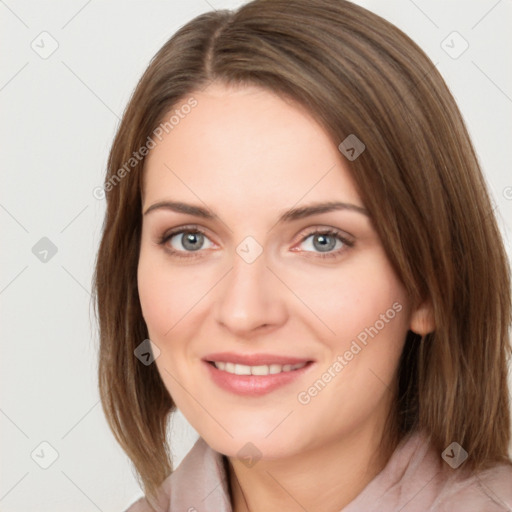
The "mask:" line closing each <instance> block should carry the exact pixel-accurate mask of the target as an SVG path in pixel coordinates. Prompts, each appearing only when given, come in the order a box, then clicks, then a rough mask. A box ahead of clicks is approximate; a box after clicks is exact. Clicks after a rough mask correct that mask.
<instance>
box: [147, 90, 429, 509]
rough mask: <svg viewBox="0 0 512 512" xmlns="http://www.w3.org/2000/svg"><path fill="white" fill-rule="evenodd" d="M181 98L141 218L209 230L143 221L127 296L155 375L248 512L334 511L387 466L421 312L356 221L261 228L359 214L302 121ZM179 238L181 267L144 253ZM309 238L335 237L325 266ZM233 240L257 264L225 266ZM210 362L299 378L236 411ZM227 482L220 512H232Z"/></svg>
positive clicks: (260, 97)
mask: <svg viewBox="0 0 512 512" xmlns="http://www.w3.org/2000/svg"><path fill="white" fill-rule="evenodd" d="M192 96H194V98H195V99H196V100H197V106H196V107H195V108H193V109H192V110H191V112H190V113H189V114H188V115H187V116H185V117H184V118H183V119H181V120H180V122H179V124H177V125H176V126H175V127H174V128H173V129H172V131H170V132H169V133H168V134H166V135H164V138H163V140H162V141H161V142H159V143H158V144H157V146H156V147H155V148H154V149H152V150H151V152H150V154H149V155H148V157H147V159H146V164H145V165H146V166H145V176H144V190H143V212H146V210H147V209H148V208H149V207H150V206H151V205H154V204H155V203H158V202H161V201H180V202H184V203H189V204H193V205H197V206H200V207H203V208H207V209H209V210H211V211H212V212H214V213H215V214H216V215H217V216H218V218H217V219H204V218H200V217H196V216H194V215H191V214H184V213H177V212H175V211H171V210H169V209H163V208H161V209H154V210H153V211H151V212H149V213H147V214H145V215H144V217H143V230H142V239H141V250H140V260H139V267H138V289H139V295H140V301H141V306H142V311H143V315H144V319H145V321H146V324H147V327H148V331H149V336H150V339H151V340H152V341H153V342H154V343H155V344H156V345H157V346H158V348H159V349H160V351H161V354H160V356H159V357H158V358H157V359H156V365H157V368H158V371H159V373H160V375H161V377H162V379H163V381H164V383H165V385H166V387H167V389H168V391H169V393H170V394H171V396H172V398H173V399H174V401H175V403H176V405H177V407H178V408H179V409H180V410H181V411H182V413H183V414H184V416H185V417H186V418H187V420H188V421H189V422H190V424H191V425H192V426H193V427H194V428H195V429H196V430H197V431H198V433H199V434H200V435H201V436H202V437H203V438H204V439H205V440H206V442H207V443H208V444H209V445H210V446H212V447H213V448H214V449H215V450H217V451H219V452H221V453H223V454H225V455H227V456H228V457H229V460H230V462H231V463H232V466H233V468H234V471H235V473H236V476H237V478H238V481H239V482H240V486H241V487H242V489H243V493H244V495H245V499H246V500H247V502H248V503H249V506H250V509H251V511H253V512H254V511H257V510H266V511H269V510H283V509H286V510H292V511H293V510H303V508H302V507H305V508H306V509H307V510H326V511H330V510H339V508H340V507H342V506H345V505H346V504H347V503H349V502H350V501H351V500H352V499H353V498H355V496H356V495H357V494H359V492H361V490H362V489H363V488H364V487H365V485H366V484H367V483H368V482H369V481H370V480H371V479H372V478H373V477H374V476H375V475H376V474H377V473H378V472H379V471H380V470H381V469H382V467H383V465H384V464H385V462H386V461H387V458H388V456H389V454H384V453H381V451H380V446H381V439H382V436H383V425H384V420H385V418H386V415H387V413H388V411H389V408H390V406H391V403H390V398H391V393H390V391H389V388H388V386H389V387H391V383H392V381H393V379H394V378H396V370H397V366H398V362H399V357H400V354H401V352H402V348H403V344H404V340H405V336H406V333H407V330H408V329H412V330H414V331H415V332H420V333H422V331H424V332H428V330H430V329H431V328H432V326H431V325H430V324H429V323H428V322H426V321H425V318H426V311H425V307H423V306H422V307H417V308H414V307H413V305H412V304H410V303H409V300H408V297H407V295H406V292H405V289H404V287H403V285H402V284H401V282H400V281H399V279H398V278H397V276H396V275H395V273H394V272H393V270H392V268H391V265H390V263H389V261H388V259H387V257H386V254H385V252H384V250H383V248H382V245H381V242H380V240H379V238H378V236H377V234H376V232H375V230H374V229H373V227H372V223H371V220H370V218H369V217H368V216H367V215H365V214H363V213H360V212H358V211H354V210H350V209H344V210H337V211H330V212H326V213H320V214H316V215H313V216H308V217H304V218H301V219H296V220H293V221H291V222H281V223H278V222H277V221H278V218H279V217H280V215H281V214H282V213H283V212H285V211H287V210H288V209H291V208H298V207H303V206H309V205H312V204H314V203H323V202H329V201H341V202H344V203H349V204H352V205H356V206H359V207H361V208H364V204H362V201H361V199H360V197H359V195H358V192H357V190H356V188H355V185H354V183H353V180H352V179H351V177H350V174H349V171H348V168H347V162H346V161H345V160H344V157H343V155H341V153H340V152H339V150H338V149H337V147H336V145H335V144H334V143H333V142H332V141H331V140H330V139H329V138H328V136H327V134H326V133H325V132H324V130H323V129H322V128H321V127H320V126H319V125H318V124H317V123H316V122H315V121H314V120H313V119H312V118H311V117H310V116H309V114H308V113H307V112H306V111H305V110H303V109H301V108H299V107H297V106H296V105H293V104H292V103H290V102H287V101H284V100H283V99H280V98H279V97H278V96H276V95H275V94H273V93H271V92H269V91H266V90H264V89H261V88H257V87H243V88H231V87H230V88H227V87H226V86H224V85H220V84H213V85H210V86H209V87H208V88H207V89H205V90H204V91H202V92H196V93H194V94H193V95H192ZM185 101H186V99H185V100H184V102H185ZM173 110H174V109H173ZM183 226H187V227H188V228H189V229H190V228H191V227H192V228H193V227H197V228H199V229H201V230H202V231H204V233H205V234H206V237H205V238H204V239H199V240H198V241H197V242H195V243H196V245H197V246H199V247H201V248H200V249H199V250H197V251H192V250H190V248H189V249H188V252H187V247H189V246H187V247H184V245H183V241H184V236H183V235H182V234H176V235H174V237H173V238H172V239H170V240H168V241H167V242H166V243H165V244H163V245H159V244H158V241H159V239H160V238H161V237H162V236H163V235H164V234H166V233H168V232H169V231H170V230H171V229H172V228H180V227H183ZM315 229H320V230H322V229H323V230H325V229H330V230H332V229H334V230H337V231H339V234H340V235H341V236H342V237H345V238H346V239H347V240H348V241H349V242H351V243H353V246H352V247H350V246H349V245H347V244H344V243H343V242H341V241H336V245H335V246H334V248H333V249H330V250H328V251H327V253H330V254H337V255H336V256H335V257H327V258H322V254H325V253H323V252H321V250H322V241H323V240H319V237H318V236H316V237H315V236H310V235H311V233H312V232H314V231H315ZM185 235H186V234H185ZM200 236H201V235H199V237H200ZM248 236H250V237H252V238H253V239H255V240H256V241H257V243H258V244H259V246H261V249H262V251H263V252H262V253H261V255H260V256H259V257H258V258H256V259H255V261H253V262H252V263H247V262H246V261H245V260H244V259H243V258H242V257H241V256H240V255H239V254H238V253H237V251H236V249H237V247H238V246H239V244H240V243H241V242H242V241H244V239H246V237H248ZM320 238H321V236H320ZM335 240H336V238H335V237H330V238H328V239H327V245H328V244H330V243H333V244H334V241H335ZM315 241H316V243H315ZM185 242H186V240H185ZM201 244H202V245H201ZM242 245H243V244H242ZM166 248H167V249H172V248H174V249H175V250H177V251H179V252H180V254H183V255H185V257H181V258H180V257H178V256H175V255H173V254H171V253H170V252H169V251H168V250H166ZM251 250H254V249H251ZM187 255H188V257H187ZM393 304H395V310H396V309H398V308H397V306H396V304H399V305H400V306H401V307H400V308H399V309H400V311H399V312H396V315H393V316H394V317H393V318H392V319H389V318H388V322H384V327H383V328H381V329H378V334H377V335H374V337H373V338H372V337H369V336H368V340H367V344H366V345H363V344H362V343H359V345H360V346H361V350H360V351H359V352H358V353H357V354H356V355H354V357H353V358H352V360H350V361H348V362H347V364H346V366H344V367H343V369H342V370H341V371H338V372H337V373H336V372H334V373H335V375H336V376H335V377H333V378H332V379H331V381H330V382H329V383H327V384H326V385H325V387H324V388H323V389H322V390H321V392H319V393H318V394H317V395H316V396H314V397H311V400H310V401H309V403H307V404H305V405H303V404H302V403H300V402H299V400H298V395H299V393H300V392H303V391H307V390H308V389H309V388H310V387H311V386H312V385H313V384H314V383H315V381H317V380H318V379H320V378H321V377H322V374H323V373H324V372H326V371H327V370H328V368H329V367H331V368H332V367H333V364H334V363H335V361H336V360H337V357H338V356H339V355H341V356H343V354H345V352H346V351H347V350H350V347H351V343H352V341H353V340H357V336H358V335H359V334H360V333H361V332H363V331H364V330H365V328H369V327H370V326H375V325H376V322H377V321H378V320H379V319H380V318H382V317H381V315H383V314H384V315H385V314H386V311H388V310H390V308H391V309H393ZM377 325H378V326H380V325H381V324H380V323H378V324H377ZM214 352H234V353H238V354H259V353H266V354H278V355H285V356H295V357H303V358H306V359H308V360H313V361H314V363H313V364H312V365H311V366H310V368H309V370H308V371H307V372H306V373H304V374H303V375H302V376H301V377H300V378H298V379H295V380H294V381H292V382H291V383H289V384H287V385H285V386H282V387H280V388H278V389H276V390H274V391H272V392H270V393H267V394H264V395H261V396H240V395H237V394H234V393H232V392H229V391H226V390H224V389H221V388H220V387H218V386H217V385H216V384H215V383H213V381H212V380H211V378H210V376H209V373H208V372H207V371H206V369H205V363H204V362H203V361H202V358H203V357H205V356H206V355H208V354H211V353H214ZM248 442H251V443H252V444H253V445H255V446H256V447H257V449H258V450H259V452H261V454H262V455H261V457H262V458H261V459H260V460H259V461H258V462H257V463H256V464H255V465H254V466H252V467H251V468H249V467H247V466H246V465H245V464H243V463H242V462H241V461H240V460H239V459H238V458H237V453H238V452H239V450H240V449H241V448H242V447H243V446H244V445H246V443H248ZM270 475H272V476H270ZM233 476H234V475H233V472H231V474H230V479H231V484H232V485H233V489H234V490H233V501H234V510H236V511H241V510H245V508H244V507H245V505H244V498H243V497H242V495H241V493H240V490H239V488H238V486H237V484H234V482H235V480H234V479H233ZM276 482H279V484H277V483H276ZM283 488H284V489H286V492H285V491H284V490H283ZM290 495H291V496H293V497H294V499H292V498H290ZM297 502H298V503H300V506H299V505H298V504H297ZM282 507H285V508H282Z"/></svg>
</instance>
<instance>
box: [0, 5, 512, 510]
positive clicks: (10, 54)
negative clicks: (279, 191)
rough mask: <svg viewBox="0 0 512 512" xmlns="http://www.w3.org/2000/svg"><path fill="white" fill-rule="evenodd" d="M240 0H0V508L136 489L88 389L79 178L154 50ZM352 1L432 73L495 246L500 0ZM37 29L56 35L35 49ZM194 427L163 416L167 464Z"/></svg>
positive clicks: (89, 504)
mask: <svg viewBox="0 0 512 512" xmlns="http://www.w3.org/2000/svg"><path fill="white" fill-rule="evenodd" d="M242 3H244V2H241V1H235V0H233V1H226V0H208V2H207V1H206V0H193V1H178V0H172V1H162V0H161V1H158V0H145V1H142V0H139V1H120V0H115V1H114V0H111V1H108V2H107V1H103V2H100V1H99V0H89V1H85V0H73V1H69V0H68V1H63V0H59V1H54V2H36V1H22V0H6V1H1V0H0V20H1V30H0V38H1V48H2V49H3V54H2V55H3V59H2V64H1V69H0V101H1V105H2V115H1V123H0V129H1V134H0V138H1V141H2V145H1V163H2V186H1V189H0V221H1V227H2V231H1V233H2V241H1V247H2V251H1V266H0V268H1V272H0V303H1V307H2V309H1V312H2V322H1V333H2V337H1V340H2V358H1V369H0V375H1V388H0V389H1V395H0V396H1V402H0V427H1V431H2V438H1V450H2V452H1V453H2V455H1V460H2V466H1V474H0V510H1V511H3V512H11V511H23V512H31V511H38V512H42V511H52V512H59V511H69V510H73V511H74V512H85V511H97V510H100V511H116V510H123V509H124V508H125V507H126V506H128V505H129V504H130V503H132V502H133V501H134V500H135V499H136V498H137V497H138V496H140V495H141V494H142V493H141V491H140V489H139V487H138V485H137V483H136V480H135V479H134V476H133V474H132V472H131V468H130V465H129V460H128V458H127V457H126V455H124V453H123V452H122V451H121V449H120V448H119V447H118V445H117V444H116V442H115V440H114V438H113V436H112V434H111V433H110V431H109V430H108V428H107V424H106V421H105V419H104V416H103V413H102V410H101V406H100V403H99V394H98V391H97V384H96V366H97V363H96V350H97V334H96V328H95V326H94V317H93V315H92V308H91V307H90V290H91V277H92V271H93V262H94V257H95V252H96V249H97V246H98V243H99V237H100V230H101V223H102V220H103V214H104V209H105V204H104V201H103V200H98V199H96V198H95V197H94V196H93V189H94V188H95V187H97V186H99V185H101V184H102V182H103V176H104V172H105V166H106V161H107V154H108V150H109V147H110V144H111V142H112V138H113V136H114V133H115V130H116V127H117V125H118V122H119V118H120V116H121V115H122V112H123V110H124V108H125V106H126V103H127V100H128V98H129V96H130V94H131V92H132V90H133V88H134V87H135V85H136V83H137V80H138V79H139V77H140V75H141V74H142V72H143V71H144V69H145V68H146V66H147V65H148V63H149V60H150V58H151V57H152V56H153V55H154V53H155V52H156V51H157V50H158V49H159V48H160V47H161V46H162V45H163V43H164V42H165V41H167V39H169V37H170V36H171V35H172V34H173V33H174V32H175V31H176V30H177V29H178V28H179V27H180V26H182V25H183V24H184V23H186V22H187V21H189V20H190V19H192V18H193V17H195V16H196V15H198V14H200V13H202V12H206V11H209V10H211V9H212V8H216V9H220V8H234V7H237V6H238V5H241V4H242ZM357 3H359V4H361V5H363V6H364V7H367V8H369V9H370V10H373V11H374V12H376V13H378V14H380V15H381V16H383V17H385V18H386V19H388V20H390V21H391V22H393V23H395V24H396V25H398V26H399V27H400V28H401V29H402V30H404V31H405V32H406V33H407V34H408V35H409V36H411V37H412V38H413V39H414V40H415V41H416V42H417V43H419V45H420V46H421V47H422V48H423V49H424V50H425V51H426V52H427V53H428V54H429V56H430V57H431V59H432V60H433V62H434V63H436V64H437V67H438V69H439V70H440V71H441V73H442V74H443V76H444V77H445V79H446V81H447V83H448V85H449V86H450V88H451V90H452V92H453V94H454V95H455V97H456V99H457V101H458V103H459V106H460V108H461V111H462V113H463V115H464V118H465V119H466V122H467V125H468V128H469V130H470V133H471V135H472V137H473V141H474V144H475V147H476V150H477V153H478V155H479V158H480V160H481V163H482V165H483V169H484V172H485V175H486V177H487V180H488V182H489V186H490V189H491V192H492V195H493V199H494V202H495V204H496V207H497V209H496V212H497V214H498V217H499V222H500V227H501V229H502V232H503V235H504V237H505V241H506V244H507V248H508V252H509V255H510V253H511V251H510V247H511V245H510V234H511V228H510V226H511V222H510V220H511V219H512V176H511V172H510V169H511V168H512V166H511V164H512V149H511V143H510V141H511V140H512V137H511V135H512V116H511V111H512V100H511V96H512V76H511V67H510V48H512V41H511V39H512V36H511V32H510V30H509V24H510V19H511V17H512V2H511V1H510V0H500V1H497V0H479V1H476V0H474V1H462V0H461V1H455V0H451V1H432V0H428V1H427V0H415V1H414V2H413V1H412V0H394V1H387V2H382V1H378V0H373V1H372V0H367V1H363V0H358V1H357ZM43 31H46V32H48V33H49V34H50V35H51V36H48V35H43V36H40V34H41V32H43ZM453 31H457V32H458V33H459V34H460V35H461V36H462V37H463V38H464V39H465V40H466V41H467V42H468V44H469V48H468V49H467V50H466V51H465V52H464V53H463V54H462V55H460V56H459V57H458V58H453V57H454V56H455V54H457V53H459V51H460V50H461V49H462V48H463V46H462V44H464V43H463V41H462V39H460V38H457V37H458V36H453V35H452V36H450V37H449V38H448V39H446V38H447V36H449V35H450V34H451V33H452V32H453ZM52 38H53V39H54V40H55V41H56V42H57V43H58V48H57V50H56V51H55V52H54V53H53V54H52V55H50V56H48V57H47V58H42V57H41V56H40V54H41V53H42V52H45V51H46V52H48V51H49V50H50V49H51V45H52V44H55V43H52ZM443 41H445V43H442V42H443ZM31 45H32V46H34V47H35V48H36V49H37V51H35V50H34V49H33V48H32V46H31ZM442 45H443V46H444V48H443V47H442ZM450 46H451V47H452V48H449V47H450ZM445 50H447V51H448V52H451V54H452V55H451V56H450V55H449V54H448V53H447V51H445ZM38 52H39V53H38ZM44 56H46V55H44ZM507 141H508V142H507ZM507 222H508V224H507ZM43 237H47V238H49V239H50V240H51V242H52V243H53V244H54V245H55V246H56V248H57V253H56V254H55V255H54V256H53V257H51V258H50V257H48V261H47V262H42V261H40V259H38V257H36V255H34V254H33V252H32V248H33V247H34V245H35V244H36V243H37V242H38V241H39V240H40V239H41V238H43ZM196 435H197V434H196V433H195V432H194V430H193V429H191V428H190V427H189V426H187V424H186V422H185V421H184V420H183V418H182V417H181V416H180V415H178V416H177V418H176V421H175V426H174V428H173V436H174V437H173V443H172V451H173V453H174V454H175V456H176V457H175V463H176V464H177V463H179V462H180V461H181V459H182V458H183V456H184V454H185V453H186V452H187V451H188V450H189V448H190V447H191V445H192V444H193V442H194V441H195V439H196ZM43 441H46V442H48V443H50V445H51V446H52V447H53V449H54V450H56V452H57V453H58V458H57V459H56V461H55V462H54V463H53V464H52V465H51V466H50V467H48V469H42V468H41V467H40V465H39V464H44V463H45V462H46V463H49V462H51V456H52V451H51V449H50V448H48V447H46V446H45V445H43V446H41V445H40V443H41V442H43ZM34 450H35V452H34ZM31 453H34V459H33V458H32V457H31ZM36 460H37V461H38V462H39V464H38V463H36Z"/></svg>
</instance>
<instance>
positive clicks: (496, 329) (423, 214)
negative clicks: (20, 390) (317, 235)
mask: <svg viewBox="0 0 512 512" xmlns="http://www.w3.org/2000/svg"><path fill="white" fill-rule="evenodd" d="M214 81H215V82H219V83H223V84H226V85H241V86H243V85H257V86H261V87H264V88H266V89H267V90H270V91H273V92H274V93H277V94H280V95H282V97H285V98H289V99H291V100H293V101H296V102H298V104H300V105H301V106H303V107H306V108H307V109H308V111H309V112H310V113H311V114H312V115H313V116H314V118H315V119H316V120H317V121H318V122H319V123H320V124H321V125H322V126H323V127H324V129H325V130H326V132H327V133H328V135H329V136H330V137H331V139H332V141H333V143H335V144H336V145H339V144H340V142H341V141H343V140H344V139H345V138H346V137H347V136H348V135H350V134H355V135H356V136H357V137H358V138H359V139H360V140H361V141H363V143H364V144H365V145H366V150H365V151H364V152H363V153H362V154H361V155H360V156H359V157H358V158H357V159H355V160H354V161H348V160H347V162H346V163H347V165H348V168H349V169H350V172H351V175H352V177H353V179H354V181H355V183H356V186H357V187H358V191H359V193H360V196H361V199H362V200H363V203H364V205H365V206H366V208H367V209H368V211H369V212H370V216H371V219H372V222H373V225H374V227H375V229H376V231H377V233H378V235H379V237H380V239H381V241H382V244H383V247H384V249H385V251H386V254H387V256H388V258H389V260H390V262H391V264H392V266H393V268H394V270H395V271H396V273H397V275H398V276H399V278H400V280H401V281H402V282H403V284H404V286H405V288H406V290H407V292H408V293H409V296H410V297H411V300H412V302H413V303H414V304H416V305H417V304H419V303H420V302H421V301H424V300H429V301H431V304H432V307H433V314H434V319H435V325H436V328H435V331H434V332H432V333H429V334H427V335H426V336H423V337H422V336H419V335H418V334H416V333H413V332H412V331H409V332H408V334H407V337H406V340H405V345H404V351H403V354H402V358H401V360H400V365H399V368H398V378H397V382H396V386H395V390H394V391H395V395H396V396H395V401H394V404H395V405H394V407H393V411H392V415H393V417H392V419H393V421H392V423H390V425H391V426H390V429H391V432H390V435H392V436H393V438H394V439H401V438H402V437H403V436H404V435H405V434H406V433H408V432H412V431H413V430H416V429H423V430H425V431H426V432H427V433H429V434H430V435H431V439H432V442H433V443H434V446H436V448H437V450H438V451H439V453H440V454H441V452H442V451H443V450H444V449H445V448H446V447H447V446H448V445H449V444H450V443H451V442H453V441H457V442H458V443H459V444H460V445H461V446H462V447H463V448H464V449H465V450H466V451H467V452H468V453H469V458H468V459H467V461H466V462H465V467H466V468H469V469H470V470H471V471H477V470H479V469H485V468H487V467H490V466H491V465H494V464H495V463H497V462H508V463H510V460H509V454H508V450H509V443H510V409H509V389H508V383H507V370H508V361H509V359H510V353H511V347H510V340H509V326H510V321H511V297H510V269H509V266H508V261H507V257H506V252H505V249H504V245H503V242H502V239H501V235H500V231H499V228H498V226H497V222H496V219H495V215H494V212H493V205H492V204H491V201H490V197H489V194H488V191H487V187H486V183H485V180H484V178H483V176H482V172H481V170H480V167H479V164H478V160H477V157H476V155H475V152H474V149H473V146H472V144H471V141H470V139H469V136H468V132H467V130H466V127H465V125H464V122H463V119H462V117H461V114H460V112H459V110H458V108H457V106H456V103H455V101H454V99H453V97H452V95H451V94H450V92H449V90H448V87H447V86H446V84H445V82H444V81H443V79H442V77H441V75H440V74H439V72H438V71H437V69H436V67H435V66H434V65H433V63H432V62H431V61H430V60H429V58H428V57H427V56H426V55H425V53H424V52H423V51H422V50H421V49H420V48H419V47H418V46H417V45H416V44H415V43H414V42H413V41H412V40H411V39H410V38H409V37H407V36H406V35H405V34H404V33H403V32H401V31H400V30H399V29H398V28H396V27H395V26H393V25H392V24H390V23H388V22H387V21H385V20H384V19H382V18H380V17H379V16H377V15H375V14H373V13H371V12H369V11H367V10H365V9H363V8H361V7H359V6H357V5H354V4H352V3H350V2H348V1H345V0H255V1H253V2H250V3H248V4H246V5H244V6H242V7H240V8H239V9H238V10H236V11H227V10H222V11H217V12H211V13H207V14H203V15H200V16H198V17H196V18H195V19H193V20H192V21H190V22H189V23H187V24H186V25H185V26H183V27H182V28H181V29H180V30H179V31H178V32H177V33H176V34H175V35H174V36H173V37H172V38H171V39H170V40H169V41H168V42H167V43H166V44H165V45H164V46H163V47H162V49H161V50H160V51H159V52H158V53H157V54H156V55H155V57H154V58H153V59H152V61H151V63H150V65H149V67H148V69H147V70H146V72H145V73H144V75H143V76H142V78H141V80H140V81H139V83H138V85H137V88H136V90H135V91H134V94H133V96H132V98H131V100H130V102H129V104H128V106H127V108H126V110H125V112H124V115H123V119H122V121H121V124H120V126H119V129H118V132H117V134H116V137H115V140H114V143H113V146H112V149H111V152H110V156H109V161H108V170H107V175H106V178H105V185H107V184H109V185H110V186H109V187H108V188H107V187H106V202H107V212H106V218H105V221H104V225H103V233H102V239H101V244H100V247H99V251H98V254H97V261H96V268H95V274H94V298H95V300H96V307H97V313H96V314H97V317H98V320H99V331H100V352H99V370H98V371H99V388H100V396H101V400H102V406H103V410H104V412H105V415H106V418H107V420H108V422H109V425H110V427H111V429H112V431H113V433H114V435H115V437H116V439H117V441H118V442H119V443H120V445H121V446H122V448H123V449H124V450H125V452H126V453H127V454H128V456H129V457H130V459H131V460H132V462H133V464H134V466H135V469H136V471H137V476H138V478H139V482H142V485H143V487H144V491H145V493H146V495H147V496H148V497H149V498H150V499H151V497H152V496H155V495H156V490H157V488H158V486H159V485H160V484H161V482H162V481H163V480H164V479H165V478H166V477H167V476H168V475H169V474H170V473H171V471H172V462H171V458H170V453H169V447H168V444H167V435H166V434H167V427H168V421H169V416H170V413H171V412H172V411H173V410H175V407H176V406H175V404H174V402H173V400H172V397H171V396H170V395H169V393H168V391H167V390H166V388H165V386H164V384H163V381H162V380H161V378H160V376H159V374H158V370H157V367H156V365H154V364H153V365H150V366H145V365H143V364H141V363H140V361H139V360H138V359H137V358H136V357H135V356H134V349H135V348H136V347H137V346H138V345H139V344H140V343H141V342H142V340H144V339H145V338H147V337H148V331H147V327H146V325H145V323H144V320H143V316H142V311H141V307H140V302H139V296H138V291H137V265H138V258H139V249H140V237H141V226H142V214H141V210H142V205H141V190H142V189H141V187H142V175H143V168H144V159H141V160H140V162H138V163H137V164H136V165H134V166H133V168H132V169H131V170H130V172H129V173H128V174H127V175H126V176H124V177H123V178H122V179H121V180H118V182H116V184H115V186H112V181H111V180H112V177H113V176H115V175H116V173H118V171H119V170H120V169H121V168H122V167H123V165H125V163H126V162H127V161H129V159H130V158H131V157H132V155H133V153H134V152H136V151H137V150H139V148H141V147H142V146H144V145H146V144H147V138H148V136H150V135H151V134H152V132H153V131H154V130H155V128H156V127H157V126H158V125H159V123H160V122H161V121H162V120H163V119H164V118H165V116H166V115H168V113H169V111H171V109H172V107H173V106H174V105H176V104H177V103H178V102H180V101H183V100H184V99H187V97H190V96H191V95H192V94H193V93H194V91H199V90H201V89H204V88H205V87H206V86H207V85H208V84H210V83H212V82H214Z"/></svg>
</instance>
